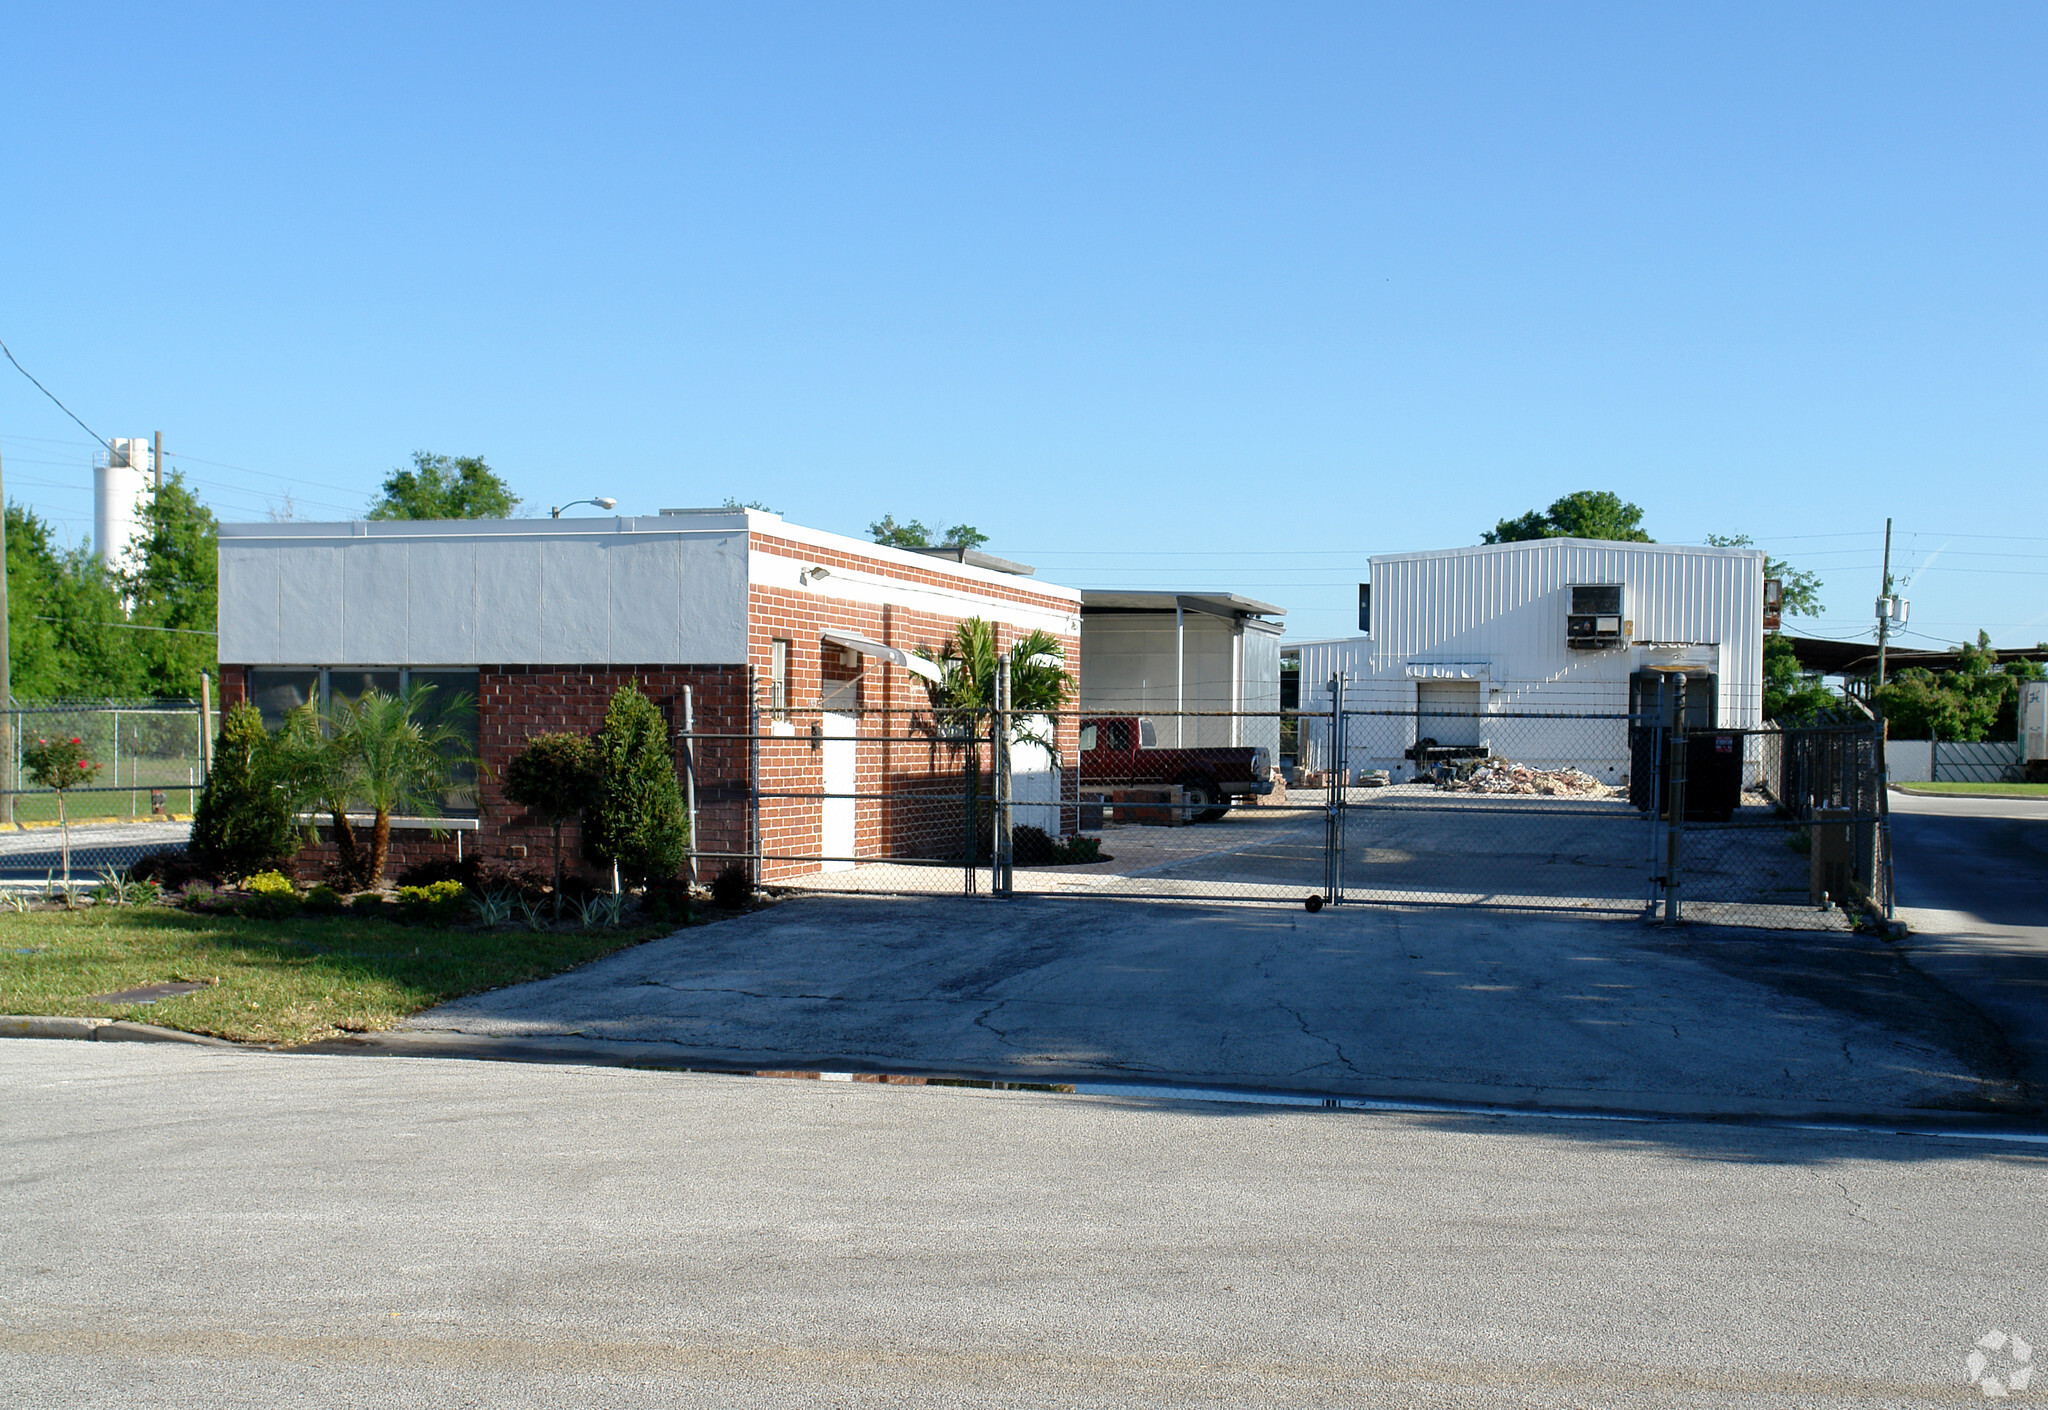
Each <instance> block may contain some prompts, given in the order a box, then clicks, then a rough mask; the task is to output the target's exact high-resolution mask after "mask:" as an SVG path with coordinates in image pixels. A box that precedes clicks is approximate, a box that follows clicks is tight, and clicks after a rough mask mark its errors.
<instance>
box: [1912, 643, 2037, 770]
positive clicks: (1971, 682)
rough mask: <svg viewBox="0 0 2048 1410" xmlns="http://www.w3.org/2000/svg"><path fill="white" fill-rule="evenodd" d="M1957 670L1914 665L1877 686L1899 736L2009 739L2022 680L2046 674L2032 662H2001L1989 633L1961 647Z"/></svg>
mask: <svg viewBox="0 0 2048 1410" xmlns="http://www.w3.org/2000/svg"><path fill="white" fill-rule="evenodd" d="M1958 656H1959V659H1958V661H1957V663H1956V669H1954V670H1952V671H1943V672H1941V673H1939V674H1938V675H1937V674H1936V673H1935V672H1933V671H1930V670H1928V669H1926V668H1925V667H1921V666H1908V667H1906V668H1905V669H1904V670H1901V671H1900V672H1898V674H1896V675H1895V676H1893V677H1892V678H1891V679H1890V680H1888V681H1886V682H1884V683H1883V684H1882V685H1880V686H1879V687H1878V688H1877V692H1876V696H1877V704H1878V707H1879V709H1881V710H1882V711H1883V712H1884V716H1885V719H1886V721H1887V722H1888V724H1889V727H1890V730H1891V735H1892V738H1894V739H1944V740H1954V741H1957V742H1959V743H1965V744H1971V743H1977V742H1979V741H1982V740H1986V739H2009V738H2012V737H2013V736H2012V734H2011V733H2010V732H2011V731H2012V730H2013V729H2014V728H2015V725H2016V723H2017V710H2018V699H2019V688H2020V687H2019V683H2020V682H2021V681H2022V680H2037V679H2040V675H2041V668H2040V666H2039V665H2038V663H2036V662H2032V661H2013V662H2009V663H2003V664H2001V663H2000V661H1999V659H1998V653H1997V652H1996V651H1994V650H1993V649H1992V647H1991V636H1990V633H1988V632H1978V633H1977V640H1976V643H1975V644H1974V645H1972V644H1970V643H1967V642H1966V643H1964V644H1963V645H1962V646H1960V647H1959V648H1958Z"/></svg>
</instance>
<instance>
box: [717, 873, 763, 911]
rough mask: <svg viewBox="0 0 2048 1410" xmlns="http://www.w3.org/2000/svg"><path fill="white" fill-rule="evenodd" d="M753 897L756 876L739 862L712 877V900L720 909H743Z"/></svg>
mask: <svg viewBox="0 0 2048 1410" xmlns="http://www.w3.org/2000/svg"><path fill="white" fill-rule="evenodd" d="M753 898H754V878H753V877H752V876H751V875H749V874H748V872H747V869H746V868H745V867H743V866H741V865H740V864H739V863H738V862H734V863H733V864H732V865H731V866H729V867H727V868H726V869H725V870H724V871H721V872H720V873H719V874H718V875H717V876H714V877H712V878H711V902H712V904H713V905H715V906H717V907H718V908H719V909H720V910H725V911H737V910H741V909H743V908H744V907H745V906H746V904H747V902H749V901H751V900H752V899H753Z"/></svg>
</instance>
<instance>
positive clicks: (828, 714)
mask: <svg viewBox="0 0 2048 1410" xmlns="http://www.w3.org/2000/svg"><path fill="white" fill-rule="evenodd" d="M1337 706H1338V707H1337V708H1336V709H1333V710H1325V711H1315V710H1306V711H1283V712H1220V711H1202V712H1183V713H1178V714H1168V713H1154V714H1150V715H1143V716H1125V715H1104V714H1092V713H1079V712H1065V713H1061V714H1056V715H1034V716H1029V717H1024V716H1014V717H1012V718H1011V719H1010V722H1009V728H1008V730H1007V731H1005V730H1004V729H1003V727H1002V725H1001V723H1000V720H1001V718H1002V717H1001V716H1000V714H999V713H998V712H994V711H983V712H972V713H968V712H955V713H953V714H950V715H948V716H947V717H946V719H945V721H944V723H943V724H941V723H940V722H939V721H938V720H937V719H936V718H935V717H934V715H933V714H932V712H930V711H902V712H888V711H880V710H864V711H848V712H846V713H836V712H832V711H828V710H799V709H791V710H785V711H780V712H774V713H772V714H770V713H767V712H764V714H763V718H762V721H761V723H760V725H759V726H758V727H757V729H756V731H755V732H754V733H753V734H752V735H750V736H747V737H746V738H745V741H744V742H745V743H746V744H747V746H748V747H749V748H750V749H751V750H753V751H755V754H756V760H757V762H756V765H755V768H754V777H755V778H756V779H757V784H756V787H755V789H754V791H753V793H752V795H751V797H750V800H749V807H750V808H751V809H752V810H753V816H752V817H750V818H749V819H748V820H747V822H746V826H745V829H744V831H745V834H746V835H747V836H748V837H750V838H752V839H754V841H753V843H752V844H751V845H750V846H748V847H746V848H744V849H735V850H732V851H729V852H705V853H702V854H700V857H701V859H702V862H703V864H705V865H708V866H713V867H718V866H725V865H742V866H745V867H747V868H748V869H749V871H750V872H751V873H752V874H753V875H755V876H757V877H759V878H760V880H761V881H762V882H763V883H764V884H766V885H769V886H771V887H776V888H782V889H789V890H801V891H854V892H892V893H919V892H921V893H946V894H967V895H974V894H995V895H1002V894H1017V893H1025V894H1038V895H1073V896H1128V897H1150V898H1163V899H1188V900H1203V901H1241V902H1257V903H1267V904H1271V903H1275V902H1279V903H1285V904H1290V905H1300V904H1303V903H1305V902H1309V901H1310V900H1311V898H1314V903H1316V904H1374V905H1389V906H1405V907H1416V908H1430V907H1449V906H1456V907H1477V908H1487V909H1496V910H1502V911H1516V912H1531V913H1552V914H1570V915H1595V916H1610V917H1639V918H1646V919H1651V918H1665V919H1673V920H1680V919H1682V920H1687V921H1694V922H1702V923H1708V924H1718V925H1738V926H1751V927H1765V928H1772V929H1841V928H1847V927H1849V926H1851V925H1853V924H1854V923H1855V921H1856V919H1857V916H1858V914H1859V911H1860V908H1861V907H1862V906H1864V905H1866V904H1867V905H1871V906H1875V907H1877V908H1879V909H1886V908H1888V907H1889V904H1890V888H1889V855H1888V852H1887V850H1886V849H1887V846H1888V841H1887V829H1886V818H1885V813H1884V795H1883V787H1882V759H1881V756H1880V751H1879V745H1878V738H1879V736H1878V733H1877V728H1876V726H1875V724H1874V723H1873V724H1870V725H1852V726H1840V727H1828V728H1823V729H1810V730H1797V731H1784V732H1781V731H1777V730H1690V731H1687V732H1685V733H1684V734H1680V733H1679V732H1677V731H1676V730H1675V729H1673V728H1670V727H1667V726H1665V725H1663V724H1661V723H1659V722H1658V721H1657V719H1655V718H1654V717H1651V716H1639V715H1631V714H1629V713H1627V712H1622V711H1612V710H1607V711H1600V710H1574V711H1507V712H1500V711H1487V712H1473V711H1463V712H1461V711H1418V710H1406V711H1386V710H1351V709H1345V708H1342V706H1341V701H1340V702H1337ZM1283 737H1284V738H1287V739H1292V740H1297V741H1299V742H1300V747H1301V750H1302V754H1301V757H1302V758H1303V760H1304V761H1305V762H1306V763H1307V764H1319V765H1321V767H1305V766H1304V767H1297V768H1296V769H1294V770H1293V771H1292V776H1291V777H1290V776H1289V775H1288V774H1287V773H1285V772H1283V771H1281V770H1279V769H1278V768H1276V767H1275V766H1274V763H1273V759H1272V752H1273V751H1272V750H1271V749H1270V748H1269V747H1268V745H1267V744H1266V743H1265V742H1264V741H1277V740H1279V739H1281V738H1283ZM705 738H707V739H708V738H709V737H705ZM719 738H720V739H722V740H727V741H728V742H730V740H731V739H732V737H730V736H720V737H719ZM1005 738H1007V740H1008V746H1007V748H1005V747H1004V743H1003V741H1004V739H1005ZM1176 738H1179V739H1201V740H1205V741H1207V740H1216V739H1220V738H1228V739H1232V740H1236V741H1240V742H1237V743H1232V744H1214V743H1204V744H1202V745H1199V746H1193V745H1190V746H1178V747H1177V746H1175V745H1174V744H1173V743H1172V741H1173V740H1174V739H1176ZM1255 740H1256V741H1261V742H1259V743H1252V742H1251V741H1255ZM1674 805H1675V806H1674Z"/></svg>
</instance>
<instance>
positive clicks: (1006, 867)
mask: <svg viewBox="0 0 2048 1410" xmlns="http://www.w3.org/2000/svg"><path fill="white" fill-rule="evenodd" d="M989 733H990V736H991V739H992V747H991V749H990V759H989V762H990V765H991V767H992V770H993V772H994V773H995V795H996V796H995V804H996V809H995V818H994V822H995V828H994V833H995V839H994V840H995V848H994V851H995V855H994V856H993V857H991V858H990V859H989V887H988V889H989V890H990V891H991V892H992V893H994V894H995V895H997V896H1008V895H1010V894H1011V886H1010V883H1011V880H1012V876H1011V863H1012V862H1013V860H1014V856H1015V849H1014V847H1013V846H1012V841H1013V834H1012V832H1011V829H1010V823H1011V816H1010V658H1009V657H1007V656H998V657H997V658H996V708H995V711H994V712H993V714H992V715H991V717H990V720H989Z"/></svg>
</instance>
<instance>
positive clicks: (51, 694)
mask: <svg viewBox="0 0 2048 1410" xmlns="http://www.w3.org/2000/svg"><path fill="white" fill-rule="evenodd" d="M7 590H8V602H7V625H8V631H9V638H8V665H9V668H10V670H11V672H12V682H13V686H14V693H15V695H16V696H17V697H19V698H21V699H24V700H53V699H58V698H60V697H64V696H89V695H118V696H133V695H139V694H141V693H142V691H143V674H142V658H141V657H140V656H139V655H138V653H137V652H136V651H135V649H134V648H135V643H134V641H133V638H134V637H136V636H138V635H140V633H137V632H134V631H130V630H127V629H126V622H127V616H126V614H125V613H124V612H123V611H122V609H121V592H120V587H119V585H118V584H117V583H116V582H115V581H114V580H113V579H112V578H110V577H109V576H108V575H107V573H106V570H105V569H104V568H102V567H101V565H100V561H99V559H98V558H97V557H96V556H95V555H94V554H93V552H92V548H91V546H90V545H89V544H85V543H80V544H78V545H76V546H72V547H66V546H64V545H62V544H60V543H59V542H58V541H57V537H56V534H55V533H54V531H53V530H52V529H51V528H50V526H49V524H47V523H46V522H45V521H43V520H42V519H40V518H38V517H37V516H36V515H35V514H34V513H32V512H31V511H29V510H26V509H23V508H22V507H21V506H19V505H15V504H10V505H8V506H7Z"/></svg>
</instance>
